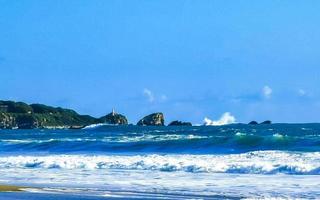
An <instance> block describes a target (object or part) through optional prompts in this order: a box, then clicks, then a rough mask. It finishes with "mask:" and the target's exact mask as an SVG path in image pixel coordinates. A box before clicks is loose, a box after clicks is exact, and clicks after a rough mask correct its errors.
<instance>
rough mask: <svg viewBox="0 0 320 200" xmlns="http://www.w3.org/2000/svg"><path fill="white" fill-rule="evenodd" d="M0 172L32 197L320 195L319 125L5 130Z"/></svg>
mask: <svg viewBox="0 0 320 200" xmlns="http://www.w3.org/2000/svg"><path fill="white" fill-rule="evenodd" d="M0 174H1V178H0V184H14V185H23V186H33V187H39V189H29V190H28V191H29V193H28V195H31V196H32V195H33V197H32V199H37V198H38V197H37V196H39V195H40V197H41V198H42V197H43V196H41V195H48V194H50V195H51V196H52V195H53V196H54V195H63V196H64V198H65V199H68V198H69V199H72V198H73V196H77V195H79V196H78V198H79V197H81V198H83V199H92V198H93V199H100V198H141V199H148V198H150V199H217V198H222V199H225V198H230V199H242V198H265V199H268V198H320V192H319V188H320V179H319V177H320V124H290V125H289V124H274V125H257V126H250V125H228V126H217V127H214V126H210V127H209V126H199V127H194V126H193V127H138V126H106V125H104V126H101V125H100V126H93V127H90V128H86V129H83V130H0ZM6 195H13V196H12V198H14V199H15V198H17V199H18V197H19V194H15V193H12V194H6ZM70 195H71V196H70ZM3 197H4V196H3ZM40 197H39V198H38V199H41V198H40ZM60 197H61V196H60ZM0 198H1V194H0ZM6 198H9V196H6ZM30 198H31V197H30ZM62 199H63V198H62Z"/></svg>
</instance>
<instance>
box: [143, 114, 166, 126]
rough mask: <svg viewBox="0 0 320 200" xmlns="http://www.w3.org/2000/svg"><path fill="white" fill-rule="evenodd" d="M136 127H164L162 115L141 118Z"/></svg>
mask: <svg viewBox="0 0 320 200" xmlns="http://www.w3.org/2000/svg"><path fill="white" fill-rule="evenodd" d="M137 125H138V126H164V116H163V113H153V114H151V115H148V116H146V117H144V118H142V119H141V120H140V121H139V122H138V123H137Z"/></svg>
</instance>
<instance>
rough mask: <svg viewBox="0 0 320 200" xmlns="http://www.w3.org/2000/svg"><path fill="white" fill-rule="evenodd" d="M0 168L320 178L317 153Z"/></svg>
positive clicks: (112, 159) (10, 161)
mask: <svg viewBox="0 0 320 200" xmlns="http://www.w3.org/2000/svg"><path fill="white" fill-rule="evenodd" d="M0 168H2V169H3V168H10V169H11V168H45V169H51V168H58V169H86V170H99V169H126V170H153V171H154V170H156V171H168V172H174V171H184V172H192V173H198V172H202V173H242V174H277V173H285V174H313V175H319V174H320V152H314V153H290V152H282V151H256V152H250V153H243V154H231V155H136V156H122V155H121V156H118V155H110V156H86V155H50V156H10V157H0Z"/></svg>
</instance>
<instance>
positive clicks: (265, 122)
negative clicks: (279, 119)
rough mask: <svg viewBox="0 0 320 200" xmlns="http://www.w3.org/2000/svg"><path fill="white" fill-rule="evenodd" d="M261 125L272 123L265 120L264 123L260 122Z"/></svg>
mask: <svg viewBox="0 0 320 200" xmlns="http://www.w3.org/2000/svg"><path fill="white" fill-rule="evenodd" d="M261 124H272V122H271V121H270V120H266V121H264V122H261Z"/></svg>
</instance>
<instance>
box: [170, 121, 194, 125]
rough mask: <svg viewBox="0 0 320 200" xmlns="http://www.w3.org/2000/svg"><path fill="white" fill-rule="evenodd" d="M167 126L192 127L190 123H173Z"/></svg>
mask: <svg viewBox="0 0 320 200" xmlns="http://www.w3.org/2000/svg"><path fill="white" fill-rule="evenodd" d="M168 126H192V124H191V123H190V122H182V121H173V122H171V123H170V124H169V125H168Z"/></svg>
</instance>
